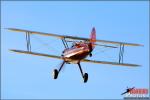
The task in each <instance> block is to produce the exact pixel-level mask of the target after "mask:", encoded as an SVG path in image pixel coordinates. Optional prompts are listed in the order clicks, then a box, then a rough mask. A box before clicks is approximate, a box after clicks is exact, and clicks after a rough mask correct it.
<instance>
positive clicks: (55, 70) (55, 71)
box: [53, 69, 58, 79]
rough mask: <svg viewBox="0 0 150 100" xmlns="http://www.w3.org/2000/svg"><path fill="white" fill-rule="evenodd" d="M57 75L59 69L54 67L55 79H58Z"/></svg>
mask: <svg viewBox="0 0 150 100" xmlns="http://www.w3.org/2000/svg"><path fill="white" fill-rule="evenodd" d="M57 77H58V70H57V69H54V70H53V78H54V79H57Z"/></svg>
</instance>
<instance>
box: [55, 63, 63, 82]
mask: <svg viewBox="0 0 150 100" xmlns="http://www.w3.org/2000/svg"><path fill="white" fill-rule="evenodd" d="M64 64H65V61H63V62H62V64H61V66H60V68H59V70H57V69H54V70H53V79H57V77H58V74H59V72H60V71H61V69H62V67H63V66H64Z"/></svg>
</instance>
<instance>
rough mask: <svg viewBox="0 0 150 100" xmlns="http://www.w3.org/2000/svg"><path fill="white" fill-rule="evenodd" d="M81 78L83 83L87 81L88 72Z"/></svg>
mask: <svg viewBox="0 0 150 100" xmlns="http://www.w3.org/2000/svg"><path fill="white" fill-rule="evenodd" d="M83 79H84V83H86V82H87V81H88V74H87V73H85V74H84V76H83Z"/></svg>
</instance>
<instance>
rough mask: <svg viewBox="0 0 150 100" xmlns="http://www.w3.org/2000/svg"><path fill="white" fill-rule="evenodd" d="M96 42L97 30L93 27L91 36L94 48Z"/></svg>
mask: <svg viewBox="0 0 150 100" xmlns="http://www.w3.org/2000/svg"><path fill="white" fill-rule="evenodd" d="M95 42H96V30H95V28H94V27H93V29H92V31H91V36H90V43H91V44H92V49H94V47H95Z"/></svg>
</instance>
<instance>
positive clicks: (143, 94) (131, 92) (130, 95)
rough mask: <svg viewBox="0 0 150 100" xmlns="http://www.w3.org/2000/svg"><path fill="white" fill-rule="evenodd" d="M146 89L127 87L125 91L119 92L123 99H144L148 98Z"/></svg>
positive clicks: (147, 99)
mask: <svg viewBox="0 0 150 100" xmlns="http://www.w3.org/2000/svg"><path fill="white" fill-rule="evenodd" d="M148 93H149V91H148V89H147V88H135V87H132V88H128V87H127V89H126V91H125V92H123V93H121V95H123V96H124V99H128V100H129V99H144V100H149V97H148Z"/></svg>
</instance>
